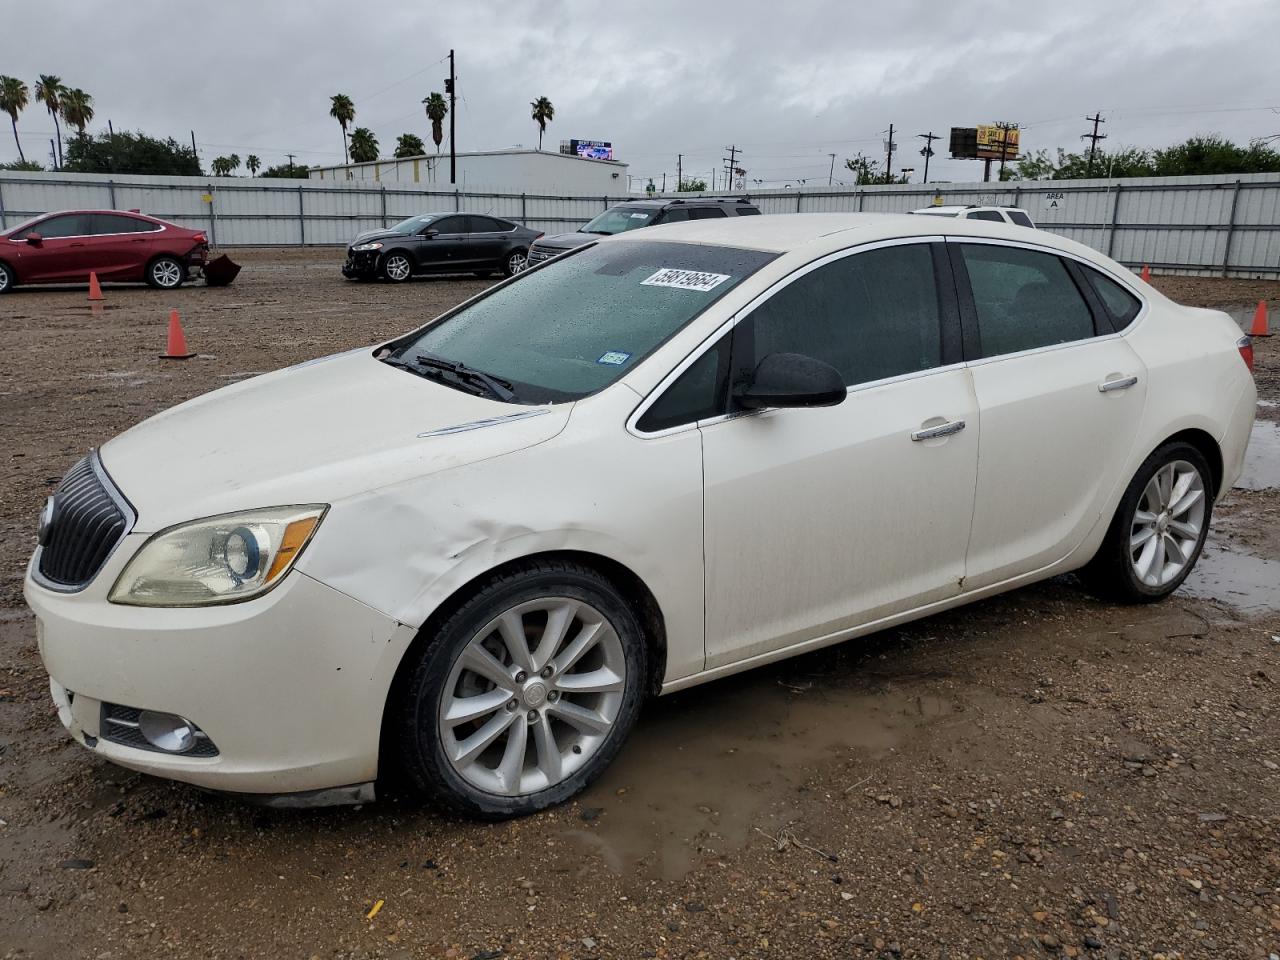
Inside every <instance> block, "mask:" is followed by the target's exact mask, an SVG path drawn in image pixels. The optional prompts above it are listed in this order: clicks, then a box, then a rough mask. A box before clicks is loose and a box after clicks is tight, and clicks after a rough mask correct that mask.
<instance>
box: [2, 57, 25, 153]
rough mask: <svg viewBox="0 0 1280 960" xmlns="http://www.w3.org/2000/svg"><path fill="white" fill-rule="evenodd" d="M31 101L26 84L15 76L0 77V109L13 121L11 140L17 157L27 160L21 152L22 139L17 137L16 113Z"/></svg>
mask: <svg viewBox="0 0 1280 960" xmlns="http://www.w3.org/2000/svg"><path fill="white" fill-rule="evenodd" d="M30 102H31V95H30V92H29V91H28V90H27V85H26V84H25V83H23V82H22V81H21V80H19V79H18V78H17V77H0V110H3V111H4V112H5V113H7V114H8V115H9V119H10V120H11V121H12V122H13V142H14V143H16V144H17V145H18V159H19V160H20V161H21V162H22V163H26V162H27V158H26V156H25V155H24V154H23V152H22V141H21V140H19V139H18V114H20V113H21V112H22V111H23V110H25V109H26V107H27V104H28V103H30Z"/></svg>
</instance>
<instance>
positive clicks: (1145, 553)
mask: <svg viewBox="0 0 1280 960" xmlns="http://www.w3.org/2000/svg"><path fill="white" fill-rule="evenodd" d="M1213 495H1214V489H1213V473H1212V471H1211V470H1210V469H1209V464H1208V463H1207V462H1206V461H1205V458H1204V455H1203V454H1201V453H1200V451H1199V450H1198V449H1196V448H1195V447H1194V446H1192V445H1191V444H1189V443H1183V442H1181V441H1177V442H1174V443H1166V444H1165V445H1164V446H1162V447H1160V448H1159V449H1158V450H1156V451H1155V453H1153V454H1151V456H1149V457H1147V459H1146V460H1145V461H1143V464H1142V466H1141V467H1139V468H1138V472H1137V473H1136V474H1134V477H1133V480H1132V481H1130V483H1129V486H1128V488H1127V489H1126V490H1125V492H1124V496H1123V497H1121V499H1120V505H1119V506H1118V507H1117V508H1116V513H1115V517H1114V518H1113V519H1112V521H1111V526H1110V527H1109V528H1108V529H1107V534H1106V538H1105V539H1104V540H1103V541H1102V546H1100V547H1099V548H1098V552H1097V554H1096V555H1095V556H1094V558H1093V559H1092V560H1091V561H1090V562H1089V565H1088V566H1087V567H1085V568H1084V569H1083V570H1082V571H1081V572H1080V576H1081V579H1082V580H1084V582H1085V585H1086V586H1088V587H1089V589H1090V590H1091V591H1092V592H1093V593H1095V594H1097V595H1098V596H1100V597H1102V598H1103V599H1106V600H1114V601H1117V602H1120V603H1154V602H1155V601H1157V600H1163V599H1164V598H1165V597H1167V596H1169V594H1171V593H1173V591H1175V590H1177V589H1178V587H1179V586H1181V585H1182V581H1183V580H1185V579H1186V578H1187V575H1188V574H1190V573H1191V570H1192V568H1193V567H1194V566H1195V564H1196V561H1197V560H1198V559H1199V558H1200V552H1201V550H1203V548H1204V541H1205V537H1206V536H1208V533H1209V522H1210V519H1211V518H1212V515H1213Z"/></svg>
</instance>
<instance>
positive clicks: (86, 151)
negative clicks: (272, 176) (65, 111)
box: [65, 130, 216, 177]
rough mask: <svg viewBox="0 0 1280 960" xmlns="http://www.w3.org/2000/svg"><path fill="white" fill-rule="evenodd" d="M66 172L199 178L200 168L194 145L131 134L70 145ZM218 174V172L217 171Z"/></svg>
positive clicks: (79, 139)
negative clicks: (193, 148)
mask: <svg viewBox="0 0 1280 960" xmlns="http://www.w3.org/2000/svg"><path fill="white" fill-rule="evenodd" d="M65 159H66V164H65V169H66V170H69V171H71V172H72V173H147V174H153V175H157V176H174V177H181V176H191V177H195V176H199V175H200V164H199V162H198V161H197V160H196V155H195V152H194V151H193V150H192V149H191V145H190V144H181V143H178V141H176V140H174V139H173V138H172V137H169V138H168V139H166V140H159V139H157V138H155V137H149V136H147V135H146V134H144V133H141V132H137V133H130V132H129V131H127V130H122V131H120V132H118V133H117V134H116V135H115V136H111V135H110V134H106V133H103V134H99V135H98V136H96V137H93V136H86V135H81V136H78V137H75V138H73V139H71V140H68V141H67V152H66V157H65ZM215 172H216V171H215Z"/></svg>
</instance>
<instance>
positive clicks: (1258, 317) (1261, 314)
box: [1249, 300, 1271, 337]
mask: <svg viewBox="0 0 1280 960" xmlns="http://www.w3.org/2000/svg"><path fill="white" fill-rule="evenodd" d="M1249 336H1251V337H1269V336H1271V331H1269V330H1268V329H1267V301H1265V300H1259V301H1258V309H1257V310H1255V311H1254V312H1253V329H1251V330H1250V331H1249Z"/></svg>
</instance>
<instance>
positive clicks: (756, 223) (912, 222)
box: [600, 213, 1100, 260]
mask: <svg viewBox="0 0 1280 960" xmlns="http://www.w3.org/2000/svg"><path fill="white" fill-rule="evenodd" d="M936 236H955V237H989V238H991V239H998V240H1017V241H1020V242H1022V243H1026V244H1035V245H1038V246H1043V247H1055V248H1058V249H1061V250H1064V251H1067V252H1071V253H1075V254H1077V255H1080V256H1084V257H1086V258H1088V259H1092V260H1097V259H1099V258H1100V255H1099V254H1098V252H1097V251H1096V250H1093V249H1092V248H1090V247H1086V246H1084V245H1083V244H1080V243H1076V242H1075V241H1073V240H1068V239H1066V238H1065V237H1060V236H1057V235H1056V234H1051V233H1046V232H1045V231H1043V230H1033V229H1032V228H1030V227H1018V226H1013V225H1011V224H1007V223H996V222H994V221H991V220H965V219H957V218H950V217H918V216H913V215H911V214H905V213H787V214H774V215H772V216H761V217H724V218H717V219H715V220H691V221H688V222H686V223H673V224H659V225H657V226H656V227H647V228H645V230H643V231H635V232H627V233H620V234H616V235H614V236H612V237H605V238H603V239H602V240H601V241H600V242H601V243H626V242H631V241H636V242H638V241H646V240H656V241H666V242H671V243H706V244H715V245H717V246H725V247H744V248H747V249H751V250H765V251H769V252H771V253H780V254H785V253H791V252H793V251H801V250H803V251H805V252H806V253H811V254H813V255H815V256H821V255H823V254H824V253H825V252H827V251H834V250H840V249H843V248H845V247H850V246H854V245H858V244H863V243H874V242H876V241H879V240H894V239H898V238H910V237H936Z"/></svg>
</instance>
